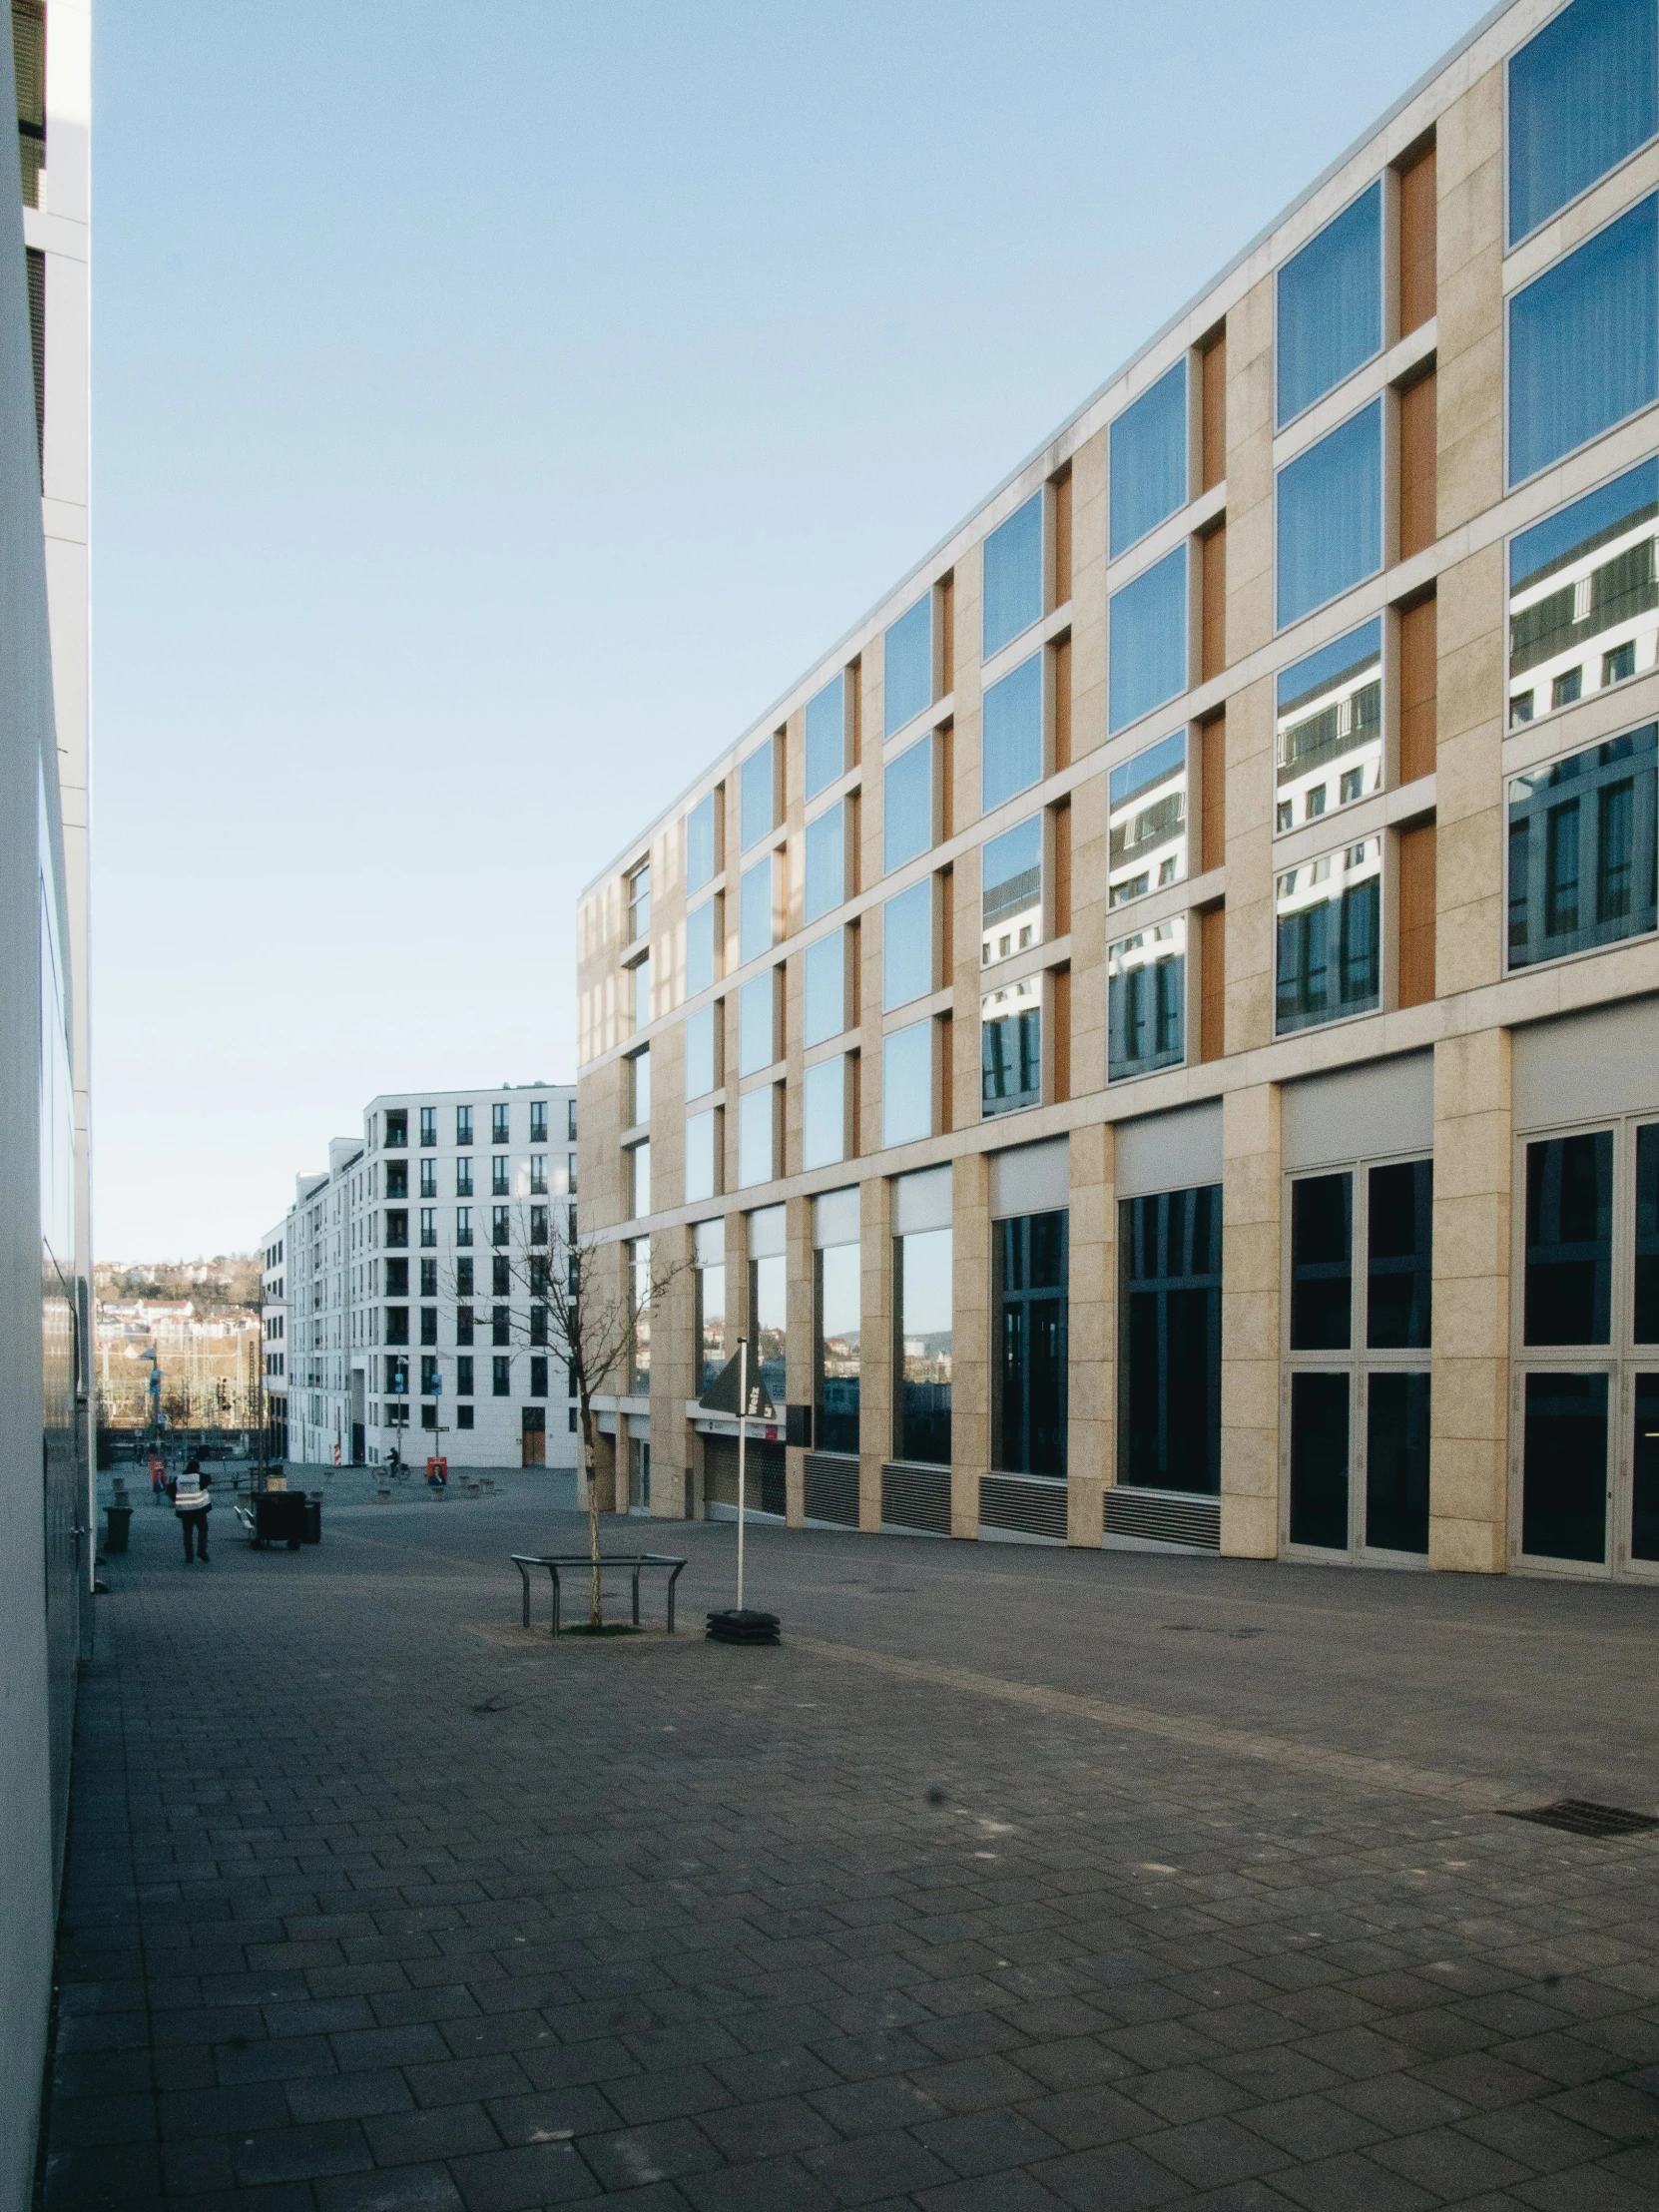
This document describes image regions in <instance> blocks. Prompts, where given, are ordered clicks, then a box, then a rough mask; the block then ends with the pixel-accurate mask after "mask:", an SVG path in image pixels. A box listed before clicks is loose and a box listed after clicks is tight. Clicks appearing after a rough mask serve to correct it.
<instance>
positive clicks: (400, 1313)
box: [386, 1306, 409, 1345]
mask: <svg viewBox="0 0 1659 2212" xmlns="http://www.w3.org/2000/svg"><path fill="white" fill-rule="evenodd" d="M408 1341H409V1309H408V1308H407V1307H406V1306H388V1307H387V1308H386V1342H387V1344H388V1345H406V1344H407V1343H408Z"/></svg>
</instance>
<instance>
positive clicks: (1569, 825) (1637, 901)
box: [1509, 722, 1659, 968]
mask: <svg viewBox="0 0 1659 2212" xmlns="http://www.w3.org/2000/svg"><path fill="white" fill-rule="evenodd" d="M1656 762H1659V727H1656V726H1655V725H1654V724H1653V723H1651V722H1650V723H1649V724H1648V726H1647V728H1646V729H1645V730H1636V731H1633V732H1632V733H1631V734H1630V735H1629V736H1628V737H1623V738H1615V739H1613V741H1612V742H1611V743H1610V744H1608V745H1595V746H1591V747H1590V748H1589V750H1588V751H1587V752H1584V753H1574V754H1572V755H1571V756H1570V757H1569V758H1568V759H1567V760H1564V761H1556V762H1553V763H1552V764H1551V766H1550V767H1548V768H1542V769H1534V770H1533V771H1532V772H1531V774H1529V775H1526V776H1512V777H1511V778H1510V779H1509V965H1510V967H1511V968H1519V967H1531V966H1532V965H1534V964H1535V963H1536V962H1537V961H1539V960H1557V959H1559V958H1560V957H1561V956H1562V954H1563V953H1567V952H1588V951H1591V950H1592V949H1593V948H1594V947H1595V946H1597V945H1603V944H1616V943H1617V942H1618V941H1619V939H1620V938H1621V937H1639V936H1642V935H1644V934H1645V933H1646V932H1647V931H1648V930H1650V929H1652V928H1653V927H1654V926H1655V924H1656V920H1659V916H1656V912H1655V877H1654V832H1655V829H1656V827H1659V779H1656V776H1655V766H1656Z"/></svg>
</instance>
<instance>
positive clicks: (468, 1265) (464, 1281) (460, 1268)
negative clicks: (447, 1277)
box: [455, 1260, 472, 1298]
mask: <svg viewBox="0 0 1659 2212" xmlns="http://www.w3.org/2000/svg"><path fill="white" fill-rule="evenodd" d="M455 1296H456V1297H457V1298H470V1297H471V1296H472V1262H471V1261H470V1260H457V1261H456V1262H455Z"/></svg>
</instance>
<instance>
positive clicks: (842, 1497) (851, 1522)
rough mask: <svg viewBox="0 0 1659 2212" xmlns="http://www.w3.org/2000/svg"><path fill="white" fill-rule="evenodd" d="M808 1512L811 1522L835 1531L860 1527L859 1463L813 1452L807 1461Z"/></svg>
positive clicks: (824, 1452)
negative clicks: (826, 1525) (827, 1523)
mask: <svg viewBox="0 0 1659 2212" xmlns="http://www.w3.org/2000/svg"><path fill="white" fill-rule="evenodd" d="M805 1473H806V1509H807V1518H808V1520H810V1521H829V1522H830V1523H831V1525H832V1526H834V1527H836V1528H856V1527H857V1525H858V1462H857V1460H856V1459H853V1458H850V1457H846V1458H842V1457H840V1456H839V1455H837V1454H835V1453H832V1452H826V1451H810V1452H808V1454H807V1458H806V1462H805Z"/></svg>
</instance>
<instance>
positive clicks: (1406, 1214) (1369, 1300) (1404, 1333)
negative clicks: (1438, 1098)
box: [1366, 1160, 1434, 1352]
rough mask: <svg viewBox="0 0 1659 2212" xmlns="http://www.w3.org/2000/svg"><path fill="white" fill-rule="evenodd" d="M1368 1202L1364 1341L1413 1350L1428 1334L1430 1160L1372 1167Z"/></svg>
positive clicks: (1375, 1345)
mask: <svg viewBox="0 0 1659 2212" xmlns="http://www.w3.org/2000/svg"><path fill="white" fill-rule="evenodd" d="M1370 1183H1371V1188H1370V1191H1369V1193H1368V1196H1367V1207H1366V1223H1367V1227H1366V1242H1367V1247H1368V1250H1367V1255H1366V1273H1367V1289H1366V1342H1367V1344H1368V1345H1369V1346H1371V1348H1372V1349H1373V1350H1374V1351H1378V1352H1406V1351H1410V1352H1415V1351H1418V1350H1421V1349H1423V1348H1424V1347H1426V1346H1427V1345H1428V1344H1429V1343H1430V1342H1431V1341H1432V1339H1431V1337H1430V1333H1429V1332H1430V1313H1431V1305H1430V1296H1431V1284H1432V1277H1433V1252H1434V1163H1433V1161H1432V1160H1403V1161H1400V1162H1399V1163H1398V1164H1396V1165H1394V1166H1390V1167H1385V1168H1373V1169H1372V1171H1371V1177H1370Z"/></svg>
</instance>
